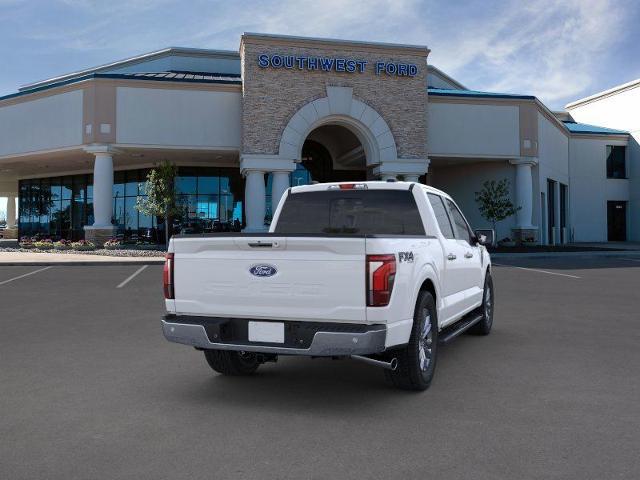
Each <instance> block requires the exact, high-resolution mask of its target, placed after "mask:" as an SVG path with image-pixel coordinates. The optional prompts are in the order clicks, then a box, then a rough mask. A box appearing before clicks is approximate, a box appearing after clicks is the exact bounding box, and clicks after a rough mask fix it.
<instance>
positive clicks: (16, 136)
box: [0, 90, 82, 156]
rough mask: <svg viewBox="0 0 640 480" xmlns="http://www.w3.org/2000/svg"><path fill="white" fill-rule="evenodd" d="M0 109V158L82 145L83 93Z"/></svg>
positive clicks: (69, 93) (56, 96)
mask: <svg viewBox="0 0 640 480" xmlns="http://www.w3.org/2000/svg"><path fill="white" fill-rule="evenodd" d="M8 103H9V104H8V105H2V106H0V156H3V155H13V154H20V153H26V152H36V151H39V150H47V149H53V148H62V147H69V146H73V145H80V144H82V90H74V91H70V92H65V93H61V94H59V95H49V96H46V97H42V98H36V99H34V100H24V101H23V100H22V99H20V102H19V103H18V100H16V103H11V102H8Z"/></svg>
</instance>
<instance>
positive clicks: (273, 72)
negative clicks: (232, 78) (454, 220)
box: [240, 37, 428, 158]
mask: <svg viewBox="0 0 640 480" xmlns="http://www.w3.org/2000/svg"><path fill="white" fill-rule="evenodd" d="M296 43H299V42H297V41H296V40H295V39H294V40H291V41H290V42H289V43H287V42H285V41H280V42H276V43H274V42H273V41H271V40H268V39H261V38H256V37H248V38H247V37H244V38H243V42H242V44H241V50H240V54H241V59H242V69H243V105H242V126H243V131H242V151H243V153H245V154H277V153H278V148H279V143H280V138H281V135H282V132H283V130H284V128H285V127H286V125H287V122H288V121H289V119H290V118H291V117H292V116H293V114H294V113H295V112H296V111H298V110H299V109H300V108H301V107H303V106H304V105H306V104H307V103H309V102H311V101H313V100H315V99H318V98H322V97H326V96H327V86H342V87H352V88H353V98H355V99H358V100H360V101H362V102H364V103H366V104H367V105H369V106H370V107H371V108H373V109H374V110H376V111H377V112H378V113H379V114H380V115H381V116H382V117H383V119H384V120H385V121H386V122H387V124H388V125H389V128H390V129H391V132H392V134H393V137H394V140H395V142H396V146H397V151H398V157H400V158H426V156H427V151H426V132H427V124H426V109H427V92H426V74H427V62H426V54H427V53H428V52H427V50H426V49H425V51H424V54H423V55H419V54H418V52H417V51H410V50H407V49H402V48H397V49H395V50H393V49H392V48H385V49H378V50H376V49H373V48H371V47H368V46H366V45H357V44H356V45H344V46H341V45H339V44H334V45H332V44H313V43H308V42H303V43H302V44H301V45H297V46H296ZM263 53H264V54H276V53H277V54H282V55H297V56H322V57H332V58H335V57H340V58H347V59H357V60H365V61H367V62H368V64H367V68H366V71H365V72H364V73H341V72H335V71H330V72H326V71H309V70H298V69H297V68H293V69H286V68H279V69H274V68H261V67H260V66H259V65H258V55H259V54H263ZM377 61H386V62H392V61H393V62H398V63H412V64H416V65H417V66H418V72H417V75H416V76H414V77H397V76H396V77H394V76H388V75H386V74H380V75H376V74H375V68H374V67H375V62H377Z"/></svg>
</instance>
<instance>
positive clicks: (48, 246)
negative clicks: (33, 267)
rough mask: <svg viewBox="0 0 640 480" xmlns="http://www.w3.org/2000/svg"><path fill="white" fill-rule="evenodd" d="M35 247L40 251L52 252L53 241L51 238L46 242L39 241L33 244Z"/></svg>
mask: <svg viewBox="0 0 640 480" xmlns="http://www.w3.org/2000/svg"><path fill="white" fill-rule="evenodd" d="M33 246H34V247H35V248H38V249H40V250H51V249H52V248H53V241H52V240H51V239H50V238H47V239H45V240H37V241H35V242H33Z"/></svg>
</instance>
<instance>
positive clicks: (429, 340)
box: [385, 292, 438, 390]
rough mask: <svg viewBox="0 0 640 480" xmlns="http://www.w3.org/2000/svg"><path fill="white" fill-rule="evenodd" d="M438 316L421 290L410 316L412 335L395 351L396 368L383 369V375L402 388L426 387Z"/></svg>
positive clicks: (434, 351)
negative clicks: (406, 343)
mask: <svg viewBox="0 0 640 480" xmlns="http://www.w3.org/2000/svg"><path fill="white" fill-rule="evenodd" d="M437 349H438V317H437V312H436V304H435V300H434V299H433V295H431V293H430V292H420V295H419V297H418V301H417V302H416V309H415V312H414V316H413V328H412V330H411V337H410V339H409V343H408V345H407V346H406V347H404V348H402V349H401V350H398V351H396V352H395V353H396V357H397V359H398V368H397V369H396V370H386V371H385V376H386V378H387V379H388V380H389V381H390V382H391V383H392V384H393V385H394V386H396V387H398V388H402V389H404V390H426V389H427V388H429V385H431V381H432V380H433V375H434V373H435V369H436V358H437V357H436V354H437Z"/></svg>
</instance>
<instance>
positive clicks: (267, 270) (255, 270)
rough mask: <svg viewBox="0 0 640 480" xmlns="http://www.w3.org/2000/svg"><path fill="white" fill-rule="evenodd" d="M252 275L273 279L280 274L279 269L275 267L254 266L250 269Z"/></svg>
mask: <svg viewBox="0 0 640 480" xmlns="http://www.w3.org/2000/svg"><path fill="white" fill-rule="evenodd" d="M249 272H250V273H251V275H253V276H255V277H273V276H274V275H275V274H276V273H278V269H277V268H276V267H274V266H273V265H266V264H263V265H254V266H253V267H251V268H250V269H249Z"/></svg>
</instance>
